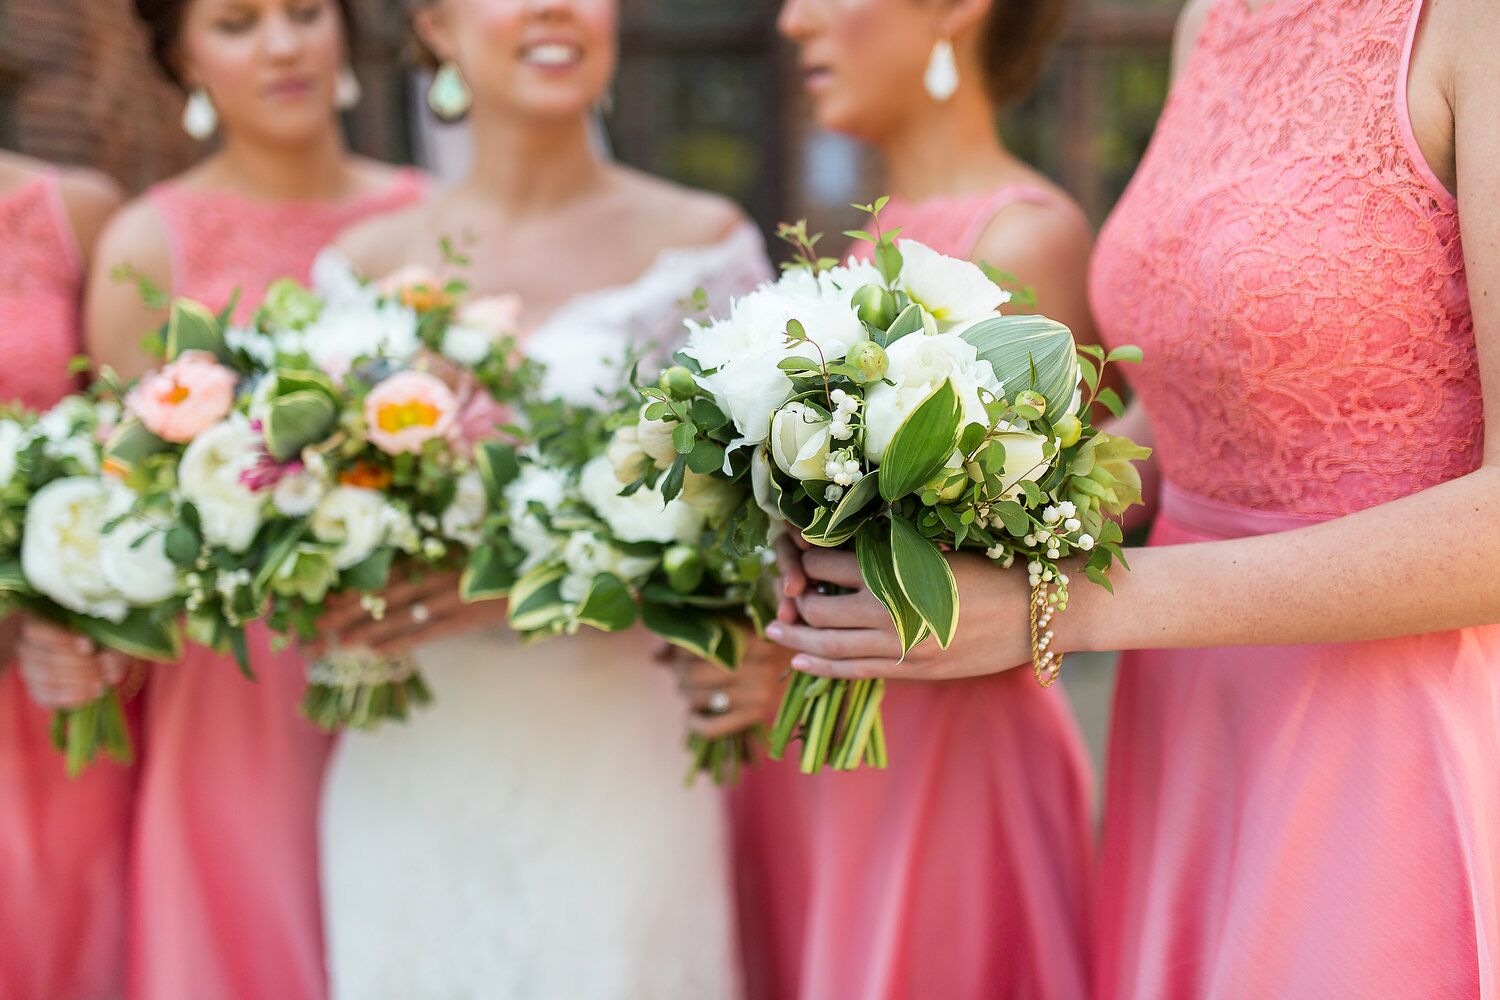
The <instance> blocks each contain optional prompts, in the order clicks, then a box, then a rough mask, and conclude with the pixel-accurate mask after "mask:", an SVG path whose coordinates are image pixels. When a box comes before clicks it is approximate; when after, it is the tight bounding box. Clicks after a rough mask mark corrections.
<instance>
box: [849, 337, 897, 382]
mask: <svg viewBox="0 0 1500 1000" xmlns="http://www.w3.org/2000/svg"><path fill="white" fill-rule="evenodd" d="M845 360H846V361H848V362H849V364H851V365H853V366H854V368H855V369H857V370H858V371H859V380H860V381H862V382H879V381H880V380H881V379H883V378H885V373H886V372H888V371H890V367H891V362H890V359H889V358H888V357H886V354H885V348H883V347H881V346H880V345H879V344H877V343H875V341H873V340H861V341H860V342H859V343H857V344H855V345H854V346H853V347H851V348H849V354H848V356H847V357H846V358H845Z"/></svg>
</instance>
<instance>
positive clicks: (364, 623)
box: [309, 570, 501, 656]
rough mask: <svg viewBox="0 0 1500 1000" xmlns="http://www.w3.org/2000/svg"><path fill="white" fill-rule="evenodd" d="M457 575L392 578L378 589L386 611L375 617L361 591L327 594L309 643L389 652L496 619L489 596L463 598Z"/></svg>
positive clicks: (495, 605) (497, 611)
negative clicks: (477, 599)
mask: <svg viewBox="0 0 1500 1000" xmlns="http://www.w3.org/2000/svg"><path fill="white" fill-rule="evenodd" d="M459 578H460V574H459V573H458V572H457V571H456V570H455V571H450V572H446V573H430V574H427V575H425V576H423V577H422V578H421V579H420V580H416V581H413V580H402V581H398V582H397V583H394V584H392V585H391V586H390V587H389V588H387V589H386V590H385V591H384V592H383V593H382V594H381V595H380V596H381V597H382V598H383V599H384V600H385V615H384V616H383V617H382V618H381V619H380V620H379V621H376V620H375V619H374V618H372V617H371V616H370V613H369V612H368V611H366V610H365V608H364V606H363V603H362V602H363V599H364V598H363V595H361V594H339V595H337V596H335V597H333V598H330V599H329V602H328V609H327V611H326V612H325V613H324V615H323V617H322V619H321V620H320V622H319V625H320V626H321V627H322V630H323V635H322V636H321V637H320V639H319V640H318V642H316V643H313V644H311V645H310V646H309V649H310V651H311V652H313V653H314V654H316V653H321V652H323V651H324V650H326V649H328V648H329V647H330V646H347V647H358V648H365V649H371V650H374V651H375V652H377V653H381V654H384V655H387V656H394V655H398V654H401V653H405V652H408V651H410V650H411V649H412V648H413V647H416V646H421V645H425V644H426V643H429V642H436V641H437V640H439V639H444V638H447V637H448V636H452V635H459V634H462V633H464V632H472V631H474V630H476V629H480V628H484V627H486V626H489V625H494V624H496V622H498V621H499V620H500V617H501V612H500V607H501V606H500V605H499V604H498V603H496V602H493V601H482V602H480V603H478V604H466V603H464V600H463V598H461V597H460V596H459V592H458V585H459Z"/></svg>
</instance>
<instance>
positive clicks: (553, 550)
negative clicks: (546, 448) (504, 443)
mask: <svg viewBox="0 0 1500 1000" xmlns="http://www.w3.org/2000/svg"><path fill="white" fill-rule="evenodd" d="M616 488H617V489H618V488H619V487H618V486H617V487H616ZM567 489H568V479H567V474H566V473H565V472H563V471H562V470H560V469H554V468H550V467H548V466H545V465H537V464H535V463H532V462H527V463H525V464H523V465H522V466H521V474H520V475H519V476H517V477H516V478H515V479H513V480H511V482H510V484H509V485H508V486H506V487H505V503H506V505H507V506H508V507H509V508H510V517H511V537H512V539H513V540H514V541H515V542H516V544H518V545H520V546H521V548H522V549H524V550H525V551H526V559H525V561H524V562H523V563H522V564H521V572H523V573H524V572H527V571H528V570H531V569H534V568H535V567H537V566H539V565H541V564H542V563H544V562H547V561H548V560H550V559H551V558H552V557H553V556H555V555H556V554H557V551H558V547H559V546H560V544H561V542H560V541H559V540H558V538H557V536H556V535H554V534H553V533H552V532H551V531H548V530H547V527H546V525H544V524H543V523H542V522H541V520H540V519H539V518H538V517H537V516H536V515H535V514H533V513H531V510H530V508H531V505H532V504H533V503H535V504H537V505H539V506H540V507H542V508H543V509H544V510H556V509H557V508H558V506H559V505H561V504H562V502H563V498H564V497H565V496H566V495H567Z"/></svg>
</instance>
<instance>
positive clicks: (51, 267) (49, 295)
mask: <svg viewBox="0 0 1500 1000" xmlns="http://www.w3.org/2000/svg"><path fill="white" fill-rule="evenodd" d="M82 291H83V263H82V261H81V260H80V259H79V254H78V248H77V246H76V245H75V244H74V238H73V233H72V230H71V228H70V227H69V223H68V219H67V216H66V213H65V212H64V211H63V206H62V196H61V193H60V191H59V189H58V179H57V177H56V175H49V176H46V177H42V178H39V179H37V180H35V181H32V182H30V183H28V184H25V185H22V186H21V187H18V188H16V189H15V190H14V191H11V192H10V193H9V194H6V195H4V196H0V354H3V357H4V359H5V364H4V368H3V372H0V401H3V402H7V403H9V402H20V403H24V404H25V405H27V406H31V407H38V408H40V407H46V406H51V405H52V404H53V403H55V402H57V400H58V399H60V398H61V397H62V396H65V395H66V394H67V393H68V392H69V391H70V390H71V389H72V388H73V385H74V380H73V379H72V378H71V377H70V376H69V375H68V361H69V360H70V359H71V358H72V357H73V356H74V355H75V354H77V353H78V352H79V351H80V350H81V349H82V348H81V344H80V334H79V329H78V300H79V296H80V295H81V294H82Z"/></svg>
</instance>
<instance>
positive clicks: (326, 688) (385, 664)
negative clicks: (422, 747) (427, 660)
mask: <svg viewBox="0 0 1500 1000" xmlns="http://www.w3.org/2000/svg"><path fill="white" fill-rule="evenodd" d="M307 678H308V683H307V694H306V695H304V696H303V699H302V714H303V715H304V716H305V717H306V718H307V719H308V721H310V722H312V724H313V725H315V726H317V727H319V728H320V729H324V730H327V731H329V732H334V731H336V730H340V729H362V730H370V729H374V728H376V727H377V726H379V725H380V724H381V723H383V722H387V721H391V720H396V721H405V720H406V719H407V717H408V716H409V715H410V714H411V710H412V709H413V708H418V707H421V706H423V705H427V704H429V703H430V702H431V701H432V692H431V691H429V690H428V688H427V683H426V682H425V681H424V680H423V679H422V675H421V674H420V673H418V672H417V668H416V664H415V663H414V662H413V661H412V660H411V659H410V658H407V657H388V656H381V655H380V654H378V653H374V652H371V651H370V650H367V649H334V650H330V651H329V652H328V653H326V654H324V656H323V657H321V658H320V659H319V660H317V661H316V662H314V663H313V664H311V665H310V666H309V667H308V673H307Z"/></svg>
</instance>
